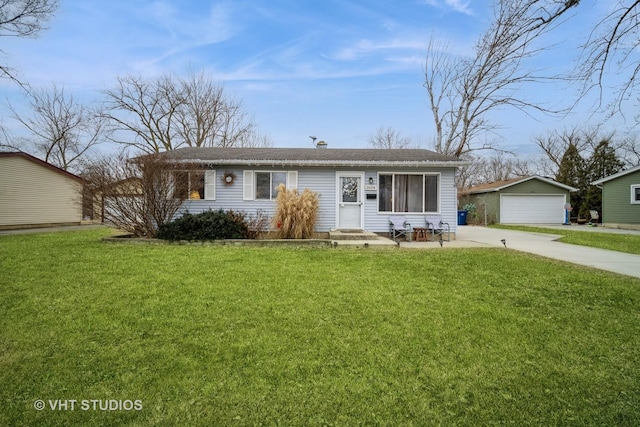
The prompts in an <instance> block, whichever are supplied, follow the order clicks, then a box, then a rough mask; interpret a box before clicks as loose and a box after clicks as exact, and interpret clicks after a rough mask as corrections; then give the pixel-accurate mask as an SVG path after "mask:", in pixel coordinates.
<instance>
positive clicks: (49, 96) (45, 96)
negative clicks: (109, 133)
mask: <svg viewBox="0 0 640 427" xmlns="http://www.w3.org/2000/svg"><path fill="white" fill-rule="evenodd" d="M29 96H30V102H29V107H30V113H29V114H26V113H20V112H18V111H17V109H16V108H14V106H13V105H11V103H7V107H8V109H9V111H10V112H11V115H12V117H13V118H14V119H16V120H17V121H18V122H19V123H20V124H22V126H24V127H25V129H27V130H28V131H29V133H30V134H31V136H30V137H29V138H27V143H28V144H30V145H31V147H32V148H33V151H35V153H37V154H38V155H40V156H41V157H43V159H44V161H46V162H48V163H51V164H54V165H56V166H58V167H60V168H62V169H64V170H69V169H70V168H73V167H76V166H78V164H79V163H80V161H81V160H82V159H83V157H85V156H86V155H87V154H88V153H89V151H90V150H91V149H92V148H94V147H95V146H96V145H97V144H99V143H100V142H102V138H103V137H104V133H105V122H104V120H103V119H102V118H100V114H99V113H98V112H96V111H95V110H94V109H91V108H90V107H87V106H85V105H82V104H80V103H78V102H76V101H75V100H74V98H73V96H71V95H67V94H66V93H65V91H64V88H58V87H57V86H55V85H53V87H52V88H51V89H50V90H37V91H32V92H31V93H30V95H29ZM20 148H21V149H23V148H26V147H20ZM23 151H31V150H23Z"/></svg>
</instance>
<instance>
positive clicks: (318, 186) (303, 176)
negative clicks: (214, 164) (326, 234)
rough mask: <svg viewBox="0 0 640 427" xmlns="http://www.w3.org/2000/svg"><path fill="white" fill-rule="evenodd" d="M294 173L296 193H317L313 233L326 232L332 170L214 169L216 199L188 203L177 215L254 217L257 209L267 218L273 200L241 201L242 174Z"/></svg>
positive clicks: (331, 220)
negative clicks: (229, 180) (230, 178)
mask: <svg viewBox="0 0 640 427" xmlns="http://www.w3.org/2000/svg"><path fill="white" fill-rule="evenodd" d="M245 170H253V171H265V172H268V171H291V170H297V171H298V190H299V191H304V189H305V188H309V189H310V190H312V191H315V192H316V193H318V201H319V204H320V209H319V214H318V221H317V223H316V230H317V231H328V230H330V229H331V228H333V227H334V226H335V171H334V170H332V169H317V170H316V169H303V170H299V169H291V168H288V169H287V168H268V167H267V168H266V167H256V168H255V169H229V168H226V169H216V184H215V185H216V190H215V191H216V199H215V200H188V201H186V202H185V204H184V206H183V208H182V209H181V211H180V212H179V213H178V214H179V215H180V214H182V213H183V212H185V211H189V212H191V213H200V212H204V211H206V210H209V209H211V210H217V209H224V210H229V209H233V210H238V211H243V212H245V213H247V214H248V215H254V214H255V213H256V212H257V211H258V210H262V211H263V212H265V213H266V214H267V215H269V217H273V215H274V214H275V207H276V204H275V200H243V186H244V182H243V180H244V173H243V172H244V171H245ZM225 172H232V173H234V174H235V176H236V178H235V180H234V182H233V184H231V185H225V184H224V183H223V182H222V177H223V176H224V174H225Z"/></svg>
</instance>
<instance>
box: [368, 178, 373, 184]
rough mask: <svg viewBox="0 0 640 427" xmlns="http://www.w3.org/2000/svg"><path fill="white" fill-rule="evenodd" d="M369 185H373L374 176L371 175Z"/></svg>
mask: <svg viewBox="0 0 640 427" xmlns="http://www.w3.org/2000/svg"><path fill="white" fill-rule="evenodd" d="M369 185H373V177H372V176H370V177H369Z"/></svg>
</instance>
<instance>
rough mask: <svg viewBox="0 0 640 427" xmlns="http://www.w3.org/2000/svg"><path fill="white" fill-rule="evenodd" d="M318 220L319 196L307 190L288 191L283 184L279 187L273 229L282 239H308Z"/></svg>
mask: <svg viewBox="0 0 640 427" xmlns="http://www.w3.org/2000/svg"><path fill="white" fill-rule="evenodd" d="M317 218H318V194H317V193H314V192H313V191H311V190H309V189H308V188H307V189H305V190H304V191H303V192H302V193H298V190H296V189H293V190H288V189H287V188H286V187H285V186H284V185H283V184H280V185H279V186H278V197H277V198H276V213H275V215H274V217H273V227H274V228H275V229H276V235H277V237H278V238H280V239H308V238H310V237H312V236H313V230H314V228H315V225H316V220H317Z"/></svg>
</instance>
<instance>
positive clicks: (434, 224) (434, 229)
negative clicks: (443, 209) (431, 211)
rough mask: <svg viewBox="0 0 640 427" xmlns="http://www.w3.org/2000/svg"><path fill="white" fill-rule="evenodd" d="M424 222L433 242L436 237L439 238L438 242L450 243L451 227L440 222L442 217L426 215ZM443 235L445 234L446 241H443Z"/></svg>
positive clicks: (446, 223)
mask: <svg viewBox="0 0 640 427" xmlns="http://www.w3.org/2000/svg"><path fill="white" fill-rule="evenodd" d="M425 221H426V222H427V229H428V230H429V232H430V233H431V237H433V240H435V239H436V236H440V240H446V241H447V242H449V241H451V227H449V223H448V222H443V221H442V216H440V215H427V216H426V217H425ZM444 233H447V238H446V239H444Z"/></svg>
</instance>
